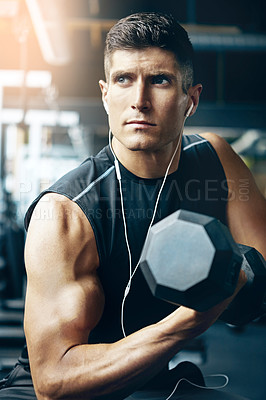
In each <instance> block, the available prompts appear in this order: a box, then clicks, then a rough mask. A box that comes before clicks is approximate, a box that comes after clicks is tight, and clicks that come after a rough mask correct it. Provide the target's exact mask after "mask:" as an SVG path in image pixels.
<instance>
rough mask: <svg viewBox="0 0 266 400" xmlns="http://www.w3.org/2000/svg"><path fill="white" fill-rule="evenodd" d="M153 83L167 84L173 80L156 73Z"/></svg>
mask: <svg viewBox="0 0 266 400" xmlns="http://www.w3.org/2000/svg"><path fill="white" fill-rule="evenodd" d="M151 82H152V84H153V85H167V84H169V83H170V82H171V80H170V79H169V78H168V77H167V76H166V75H163V74H161V75H155V76H153V77H152V80H151Z"/></svg>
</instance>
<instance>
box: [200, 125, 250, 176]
mask: <svg viewBox="0 0 266 400" xmlns="http://www.w3.org/2000/svg"><path fill="white" fill-rule="evenodd" d="M201 136H202V137H203V138H204V139H206V140H207V141H208V142H209V143H210V144H211V145H212V147H213V148H214V150H215V151H216V153H217V155H218V157H219V159H220V162H221V164H222V166H223V169H224V172H225V175H226V178H227V179H228V180H229V184H230V180H233V179H237V178H239V179H240V178H243V179H244V178H247V177H250V171H249V170H248V168H247V167H246V165H245V163H244V162H243V160H242V159H241V158H240V157H239V155H238V154H236V153H235V151H234V150H233V148H232V147H231V146H230V144H229V143H228V142H227V141H226V140H225V139H224V138H222V137H221V136H219V135H216V134H215V133H212V132H206V133H203V134H201Z"/></svg>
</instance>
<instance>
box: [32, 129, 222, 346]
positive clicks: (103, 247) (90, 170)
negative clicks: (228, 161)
mask: <svg viewBox="0 0 266 400" xmlns="http://www.w3.org/2000/svg"><path fill="white" fill-rule="evenodd" d="M120 169H121V176H122V191H123V203H124V209H125V216H126V224H127V232H128V239H129V246H130V250H131V254H132V266H133V269H134V267H135V266H136V265H137V262H138V260H139V257H140V254H141V250H142V247H143V244H144V241H145V238H146V234H147V230H148V226H149V224H150V221H151V218H152V214H153V210H154V206H155V201H156V198H157V195H158V192H159V190H160V186H161V184H162V181H163V177H162V178H159V179H144V178H139V177H138V176H136V175H134V174H132V173H131V172H129V171H128V170H127V169H126V168H125V167H124V166H123V165H121V164H120ZM49 192H52V193H58V194H61V195H64V196H66V197H68V198H69V199H71V200H72V201H73V202H75V203H77V204H78V205H79V207H80V208H81V210H82V211H83V213H84V218H87V219H88V221H89V222H90V224H91V226H92V229H93V232H94V235H95V240H96V244H97V250H98V254H99V260H100V265H99V268H98V274H99V277H100V280H101V284H102V286H103V290H104V293H105V308H104V312H103V315H102V318H101V320H100V322H99V324H98V325H97V326H96V328H95V329H94V330H93V331H92V332H91V334H90V337H89V338H88V343H100V342H102V343H103V342H105V343H108V342H109V343H110V342H114V341H117V340H119V339H121V338H122V337H123V336H122V330H121V304H122V301H123V296H124V291H125V288H126V285H127V283H128V280H129V256H128V251H127V247H126V241H125V234H124V226H123V221H122V212H121V199H120V193H119V184H118V181H117V179H116V173H115V167H114V158H113V155H112V153H111V150H110V148H109V146H106V147H105V148H104V149H103V150H101V151H100V153H98V154H97V155H96V156H91V157H89V158H88V159H87V160H85V161H84V162H83V163H82V164H81V165H80V166H79V167H77V168H76V169H74V170H72V171H70V172H69V173H67V174H66V175H65V176H63V177H62V178H61V179H59V180H58V181H57V182H56V183H55V184H53V185H52V186H51V187H50V188H48V189H47V190H45V191H44V192H42V193H41V194H40V195H39V196H38V197H37V199H35V200H34V202H33V203H32V204H31V206H30V207H29V209H28V211H27V213H26V216H25V227H26V229H27V228H28V225H29V222H30V218H31V215H32V212H33V210H34V207H35V206H36V204H37V202H38V201H39V200H40V198H41V197H42V196H43V195H44V194H45V193H49ZM227 200H228V187H227V182H226V177H225V173H224V170H223V167H222V164H221V162H220V160H219V158H218V156H217V154H216V152H215V150H214V148H213V147H212V145H211V144H210V142H208V141H207V140H205V139H204V138H202V137H201V136H200V135H184V136H183V138H182V149H181V155H180V161H179V166H178V169H177V170H176V171H175V172H173V173H172V174H170V175H168V177H167V179H166V182H165V186H164V188H163V191H162V193H161V197H160V200H159V204H158V209H157V213H156V217H155V221H154V223H156V222H158V221H159V220H161V219H162V218H164V217H166V216H168V215H170V214H171V213H173V212H174V211H176V210H178V209H181V208H182V209H186V210H190V211H194V212H199V213H202V214H207V215H210V216H213V217H215V218H217V219H219V220H220V221H221V222H223V223H224V224H226V204H227ZM191 251H193V249H191ZM196 256H197V255H196V254H195V258H196ZM54 267H55V268H56V265H55V266H54ZM164 267H165V266H162V268H164ZM175 308H176V306H174V305H172V304H170V303H167V302H165V301H162V300H159V299H156V298H154V296H153V295H152V294H151V292H150V289H149V288H148V286H147V284H146V282H145V279H144V277H143V275H142V272H141V270H140V269H138V270H137V272H136V274H135V275H134V277H133V280H132V285H131V289H130V293H129V295H128V297H127V299H126V301H125V308H124V326H125V332H126V334H127V335H128V334H130V333H132V332H134V331H136V330H139V329H141V328H143V327H144V326H147V325H150V324H153V323H156V322H158V321H159V320H160V319H162V318H164V317H165V316H167V315H168V314H169V313H171V312H172V311H174V309H175Z"/></svg>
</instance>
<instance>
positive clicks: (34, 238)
mask: <svg viewBox="0 0 266 400" xmlns="http://www.w3.org/2000/svg"><path fill="white" fill-rule="evenodd" d="M192 58H193V53H192V46H191V44H190V41H189V39H188V37H187V33H186V32H185V31H184V29H183V28H182V27H181V26H180V25H179V24H178V23H177V22H176V21H174V20H173V19H172V18H170V17H167V16H162V15H158V14H154V13H151V14H146V13H140V14H135V15H132V16H129V17H127V18H125V19H123V20H121V21H119V22H118V23H117V24H116V25H115V26H114V27H113V28H112V29H111V31H110V32H109V34H108V36H107V42H106V50H105V73H106V82H104V81H100V87H101V91H102V98H103V101H104V103H105V107H106V109H107V112H108V113H109V124H110V130H111V132H112V142H111V146H107V147H106V148H104V149H103V150H102V151H101V152H100V153H99V154H98V155H97V156H96V157H89V158H88V159H87V160H86V161H84V163H83V164H82V165H81V166H80V167H78V168H77V169H75V170H74V171H71V172H69V173H68V174H67V175H66V176H64V177H63V178H61V179H60V180H59V181H58V182H56V183H55V184H54V185H53V186H52V187H51V188H49V189H48V190H46V191H45V192H43V193H42V194H41V195H40V196H39V197H38V198H37V199H36V200H35V201H34V202H33V204H32V205H31V207H30V208H29V210H28V212H27V214H26V219H25V221H26V228H27V230H28V235H27V241H26V252H25V254H26V256H25V260H26V268H27V276H28V286H27V295H26V305H25V334H26V339H27V348H28V354H29V364H28V361H27V359H26V360H25V357H26V353H25V351H24V362H22V361H20V362H19V364H18V366H17V367H16V369H15V370H14V371H15V372H14V371H13V375H12V374H11V377H9V380H8V381H7V382H6V383H5V385H4V386H5V387H4V388H3V389H2V390H1V391H0V398H1V399H5V398H6V399H9V398H16V399H34V398H35V394H34V391H33V387H32V386H31V380H30V372H29V365H30V371H31V375H32V380H33V384H34V390H35V393H36V397H37V398H38V399H39V400H47V399H49V400H52V399H64V400H65V399H87V400H88V399H90V400H92V399H116V400H119V399H124V398H125V397H127V396H129V395H130V394H131V393H133V392H135V391H136V390H137V389H138V388H141V387H142V386H143V385H144V384H147V383H148V382H149V381H150V380H151V379H152V378H153V377H155V376H157V374H159V375H158V377H160V371H161V370H162V369H164V368H165V366H167V363H168V362H169V360H170V359H171V358H172V357H173V356H174V355H175V354H176V353H177V352H178V351H180V350H181V349H182V348H183V347H184V346H185V345H186V343H187V342H188V341H189V340H191V339H192V338H195V337H196V336H198V335H199V334H201V333H202V332H204V331H205V330H206V329H208V328H209V327H210V326H211V325H212V324H213V323H214V322H215V321H216V320H217V318H218V317H219V315H220V314H221V313H222V312H223V311H224V309H225V308H226V307H227V305H228V304H229V302H230V301H231V300H232V298H233V297H234V296H232V297H231V298H229V299H226V300H225V301H223V302H222V303H220V304H218V305H216V306H215V307H213V308H211V309H210V310H208V311H207V312H203V313H200V312H196V311H194V310H192V309H188V308H185V307H183V306H181V307H179V308H176V307H175V306H173V305H171V304H168V303H166V302H163V301H160V300H156V299H155V298H154V297H153V296H152V295H151V293H150V291H149V289H148V287H147V285H146V283H145V281H144V278H143V276H142V273H141V271H140V270H137V272H136V273H135V275H134V277H133V278H132V282H131V288H130V292H129V294H128V296H127V298H126V301H125V302H124V307H123V316H122V318H121V305H122V302H123V299H124V294H125V288H126V286H127V283H128V281H129V279H130V266H131V271H132V270H133V269H134V267H135V266H136V264H137V262H138V259H139V256H140V253H141V249H142V246H143V243H144V240H145V237H146V234H147V230H148V227H149V224H150V221H151V218H152V215H153V213H154V210H155V203H156V201H157V200H158V208H157V210H156V215H155V222H156V221H159V220H160V219H162V218H164V217H165V216H167V215H169V214H171V213H172V212H174V211H175V210H177V209H179V208H185V209H188V210H192V211H197V212H201V213H205V214H209V215H211V216H214V217H216V218H219V219H220V220H221V221H222V222H223V223H225V224H227V225H228V227H229V229H230V231H231V233H232V235H233V237H234V238H235V240H236V241H237V242H240V243H243V244H247V245H251V246H254V247H256V248H257V249H258V250H259V251H260V252H261V253H262V254H263V255H264V257H265V256H266V248H265V224H266V206H265V199H264V198H263V196H262V195H261V194H260V192H259V191H258V189H257V187H256V185H255V182H254V180H253V177H252V176H251V174H250V172H249V170H248V169H247V168H246V166H245V165H244V163H243V162H242V161H241V159H240V158H239V157H238V156H237V155H236V154H235V153H234V152H233V151H232V149H231V148H230V146H229V145H228V144H227V143H226V142H225V141H224V140H223V139H221V138H220V137H218V136H216V135H214V134H211V133H209V134H205V135H202V136H199V135H190V136H182V132H183V127H184V123H185V120H186V118H187V117H189V116H190V115H192V114H194V113H195V111H196V109H197V106H198V103H199V97H200V93H201V90H202V86H201V85H200V84H197V85H194V84H193V63H192ZM115 159H117V161H115ZM114 162H115V164H116V166H115V165H114ZM120 176H121V180H120ZM164 176H166V180H165V182H163V178H164ZM243 180H244V181H245V185H246V186H245V187H248V196H246V198H245V199H243V198H242V197H241V191H240V188H241V182H243ZM120 184H121V188H120ZM162 185H163V188H162ZM161 188H162V190H160V189H161ZM159 196H160V197H159ZM244 200H245V201H244ZM245 281H246V278H245V275H244V274H243V273H241V274H240V277H239V281H238V286H237V290H236V292H235V294H236V293H237V291H238V290H239V289H240V288H241V287H242V286H243V285H244V284H245ZM121 320H122V321H121ZM121 325H123V326H124V330H125V335H123V332H122V328H121ZM27 374H28V377H29V380H28V386H26V385H24V387H22V386H21V382H22V380H23V379H25V380H26V378H25V377H26V376H27ZM20 378H21V381H19V379H20ZM158 379H160V378H158ZM25 380H24V382H25ZM19 382H20V383H19ZM12 396H13V397H12ZM184 399H185V397H184Z"/></svg>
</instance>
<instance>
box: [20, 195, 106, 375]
mask: <svg viewBox="0 0 266 400" xmlns="http://www.w3.org/2000/svg"><path fill="white" fill-rule="evenodd" d="M69 202H70V201H69V200H67V203H66V204H59V203H55V202H54V199H53V200H52V201H51V202H50V203H46V204H44V203H43V204H40V205H37V207H39V208H40V207H42V208H43V209H44V208H46V209H47V208H49V207H52V208H53V219H51V220H50V219H42V220H41V221H40V220H35V219H34V215H33V217H32V220H31V223H30V226H29V231H28V235H27V240H26V248H25V263H26V269H27V294H26V302H25V334H26V339H27V344H28V348H29V356H30V361H31V365H32V366H33V370H34V369H35V368H37V369H38V367H39V366H40V365H44V364H46V365H50V364H51V363H54V362H57V361H58V360H59V359H60V358H61V357H62V356H63V354H64V353H65V352H66V351H67V350H68V349H69V348H70V347H73V346H75V345H78V344H82V343H87V340H88V336H89V333H90V331H91V330H92V329H93V328H94V327H95V326H96V325H97V323H98V321H99V319H100V317H101V314H102V310H103V302H104V298H103V292H102V288H101V285H100V282H99V279H98V276H97V265H98V258H97V250H96V244H95V240H94V236H93V233H92V230H91V228H90V226H89V224H88V221H84V216H83V215H82V212H81V210H79V209H78V208H76V207H78V206H77V205H72V204H71V203H69ZM66 207H67V208H68V209H69V207H70V208H71V209H72V211H73V210H74V212H75V218H73V213H65V212H63V211H66V210H65V209H66ZM73 207H74V208H73ZM63 209H64V210H63ZM36 213H38V209H37V210H36ZM55 214H56V215H57V216H58V218H56V215H55ZM42 215H51V213H49V212H47V213H44V214H42ZM70 215H71V217H70ZM69 218H71V221H69V220H68V219H69Z"/></svg>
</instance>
